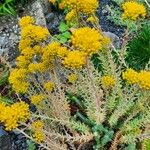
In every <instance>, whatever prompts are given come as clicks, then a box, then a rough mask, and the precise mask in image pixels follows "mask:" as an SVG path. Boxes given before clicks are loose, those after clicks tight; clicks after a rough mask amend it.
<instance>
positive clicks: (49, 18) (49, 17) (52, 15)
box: [45, 12, 55, 23]
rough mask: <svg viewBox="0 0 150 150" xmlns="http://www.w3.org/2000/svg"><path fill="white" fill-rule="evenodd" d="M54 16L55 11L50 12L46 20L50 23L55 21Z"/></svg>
mask: <svg viewBox="0 0 150 150" xmlns="http://www.w3.org/2000/svg"><path fill="white" fill-rule="evenodd" d="M54 18H55V15H54V13H52V12H51V13H48V14H47V15H46V16H45V19H46V21H47V23H50V22H51V21H53V20H54Z"/></svg>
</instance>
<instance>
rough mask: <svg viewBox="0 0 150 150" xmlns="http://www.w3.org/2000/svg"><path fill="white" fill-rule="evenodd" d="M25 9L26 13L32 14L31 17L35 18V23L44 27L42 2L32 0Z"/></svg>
mask: <svg viewBox="0 0 150 150" xmlns="http://www.w3.org/2000/svg"><path fill="white" fill-rule="evenodd" d="M27 11H28V14H31V15H33V17H34V18H35V19H36V24H38V25H41V26H44V27H46V20H45V16H44V11H43V7H42V3H41V1H40V0H36V1H35V2H33V3H32V4H31V6H29V7H28V9H27V10H26V12H27ZM26 15H27V14H26Z"/></svg>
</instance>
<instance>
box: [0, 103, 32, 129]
mask: <svg viewBox="0 0 150 150" xmlns="http://www.w3.org/2000/svg"><path fill="white" fill-rule="evenodd" d="M0 108H3V109H2V110H0V122H2V123H3V124H4V126H5V127H6V130H8V131H11V130H13V129H15V128H17V127H18V125H19V122H26V121H27V120H28V119H29V117H30V112H29V105H28V104H26V103H25V102H23V101H21V102H17V103H14V104H12V105H10V106H7V105H4V104H3V103H1V104H0Z"/></svg>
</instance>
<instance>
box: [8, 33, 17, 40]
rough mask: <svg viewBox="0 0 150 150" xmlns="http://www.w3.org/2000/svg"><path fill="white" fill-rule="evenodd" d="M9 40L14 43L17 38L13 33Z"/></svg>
mask: <svg viewBox="0 0 150 150" xmlns="http://www.w3.org/2000/svg"><path fill="white" fill-rule="evenodd" d="M9 39H10V40H12V41H14V42H15V41H16V40H17V39H18V36H17V35H16V34H15V33H11V34H10V37H9Z"/></svg>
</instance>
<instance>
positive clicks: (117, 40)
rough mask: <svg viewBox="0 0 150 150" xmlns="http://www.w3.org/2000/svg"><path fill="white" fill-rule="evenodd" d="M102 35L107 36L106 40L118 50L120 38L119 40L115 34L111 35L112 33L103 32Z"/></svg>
mask: <svg viewBox="0 0 150 150" xmlns="http://www.w3.org/2000/svg"><path fill="white" fill-rule="evenodd" d="M103 34H104V35H105V36H107V37H108V38H110V39H111V41H112V43H113V45H114V46H115V47H116V48H120V44H121V43H120V38H119V37H118V36H117V35H116V34H114V33H112V32H103Z"/></svg>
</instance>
